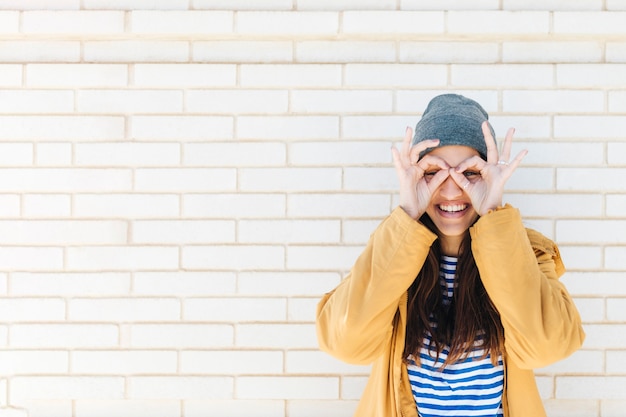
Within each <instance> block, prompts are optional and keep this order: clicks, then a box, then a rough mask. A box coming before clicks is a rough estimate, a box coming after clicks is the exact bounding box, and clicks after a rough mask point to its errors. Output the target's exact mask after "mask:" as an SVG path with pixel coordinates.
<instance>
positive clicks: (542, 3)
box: [502, 0, 602, 11]
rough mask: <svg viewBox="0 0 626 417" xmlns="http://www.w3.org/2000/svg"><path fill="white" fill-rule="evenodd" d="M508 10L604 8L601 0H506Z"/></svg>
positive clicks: (504, 5)
mask: <svg viewBox="0 0 626 417" xmlns="http://www.w3.org/2000/svg"><path fill="white" fill-rule="evenodd" d="M502 7H503V9H506V10H548V11H555V10H602V1H601V0H590V1H569V0H504V1H503V5H502Z"/></svg>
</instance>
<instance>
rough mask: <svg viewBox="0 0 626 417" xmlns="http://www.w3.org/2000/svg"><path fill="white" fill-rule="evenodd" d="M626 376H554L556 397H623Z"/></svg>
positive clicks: (615, 398)
mask: <svg viewBox="0 0 626 417" xmlns="http://www.w3.org/2000/svg"><path fill="white" fill-rule="evenodd" d="M624 384H626V377H618V376H612V377H603V376H585V377H577V376H563V377H557V378H556V398H564V399H607V400H611V399H613V400H617V399H624V395H625V394H624V390H623V389H622V388H623V387H624Z"/></svg>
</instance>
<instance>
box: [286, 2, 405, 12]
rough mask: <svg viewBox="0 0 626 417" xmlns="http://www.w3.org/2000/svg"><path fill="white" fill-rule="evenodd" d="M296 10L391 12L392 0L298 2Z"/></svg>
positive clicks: (394, 3)
mask: <svg viewBox="0 0 626 417" xmlns="http://www.w3.org/2000/svg"><path fill="white" fill-rule="evenodd" d="M297 7H298V10H360V9H363V10H393V9H395V8H396V2H395V1H392V0H382V1H378V0H298V4H297Z"/></svg>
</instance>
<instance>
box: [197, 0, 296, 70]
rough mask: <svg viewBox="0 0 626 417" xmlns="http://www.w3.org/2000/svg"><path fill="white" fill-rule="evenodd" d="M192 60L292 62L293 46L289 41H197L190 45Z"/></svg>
mask: <svg viewBox="0 0 626 417" xmlns="http://www.w3.org/2000/svg"><path fill="white" fill-rule="evenodd" d="M255 4H256V3H255ZM192 60H193V61H195V62H234V63H282V62H292V61H293V46H292V42H290V41H262V40H258V41H257V40H215V41H197V42H193V43H192Z"/></svg>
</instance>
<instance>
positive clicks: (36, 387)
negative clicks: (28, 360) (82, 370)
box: [10, 376, 124, 404]
mask: <svg viewBox="0 0 626 417" xmlns="http://www.w3.org/2000/svg"><path fill="white" fill-rule="evenodd" d="M123 396H124V378H120V377H113V376H107V377H101V376H98V377H87V376H28V377H26V376H23V377H14V378H12V379H11V395H10V401H11V404H21V403H23V402H24V401H27V400H35V399H36V400H39V399H81V398H82V399H87V398H94V399H109V398H112V399H115V398H122V397H123Z"/></svg>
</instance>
